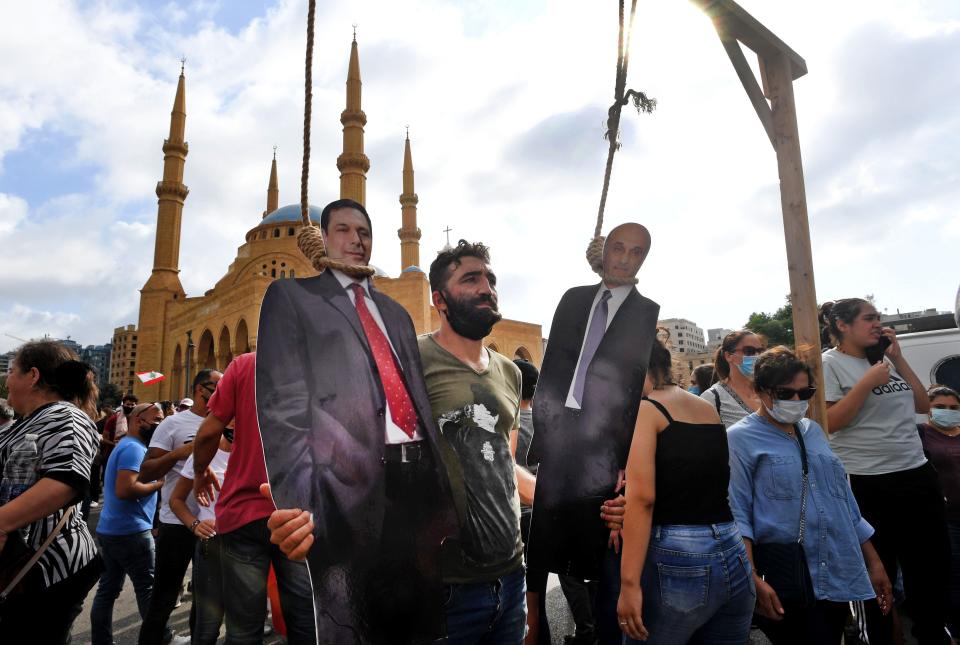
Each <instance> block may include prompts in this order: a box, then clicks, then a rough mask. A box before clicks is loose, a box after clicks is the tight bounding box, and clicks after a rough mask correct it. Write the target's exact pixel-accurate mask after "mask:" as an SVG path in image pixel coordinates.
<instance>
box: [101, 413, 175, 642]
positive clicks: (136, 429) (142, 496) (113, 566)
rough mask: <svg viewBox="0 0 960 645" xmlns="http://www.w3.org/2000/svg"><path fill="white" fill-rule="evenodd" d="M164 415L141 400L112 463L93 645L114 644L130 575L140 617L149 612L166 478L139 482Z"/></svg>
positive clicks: (106, 494)
mask: <svg viewBox="0 0 960 645" xmlns="http://www.w3.org/2000/svg"><path fill="white" fill-rule="evenodd" d="M161 419H163V413H162V412H161V411H160V408H159V406H157V405H156V404H155V403H141V404H139V405H137V406H135V407H134V408H133V410H132V411H131V412H130V418H129V419H128V420H127V434H126V435H125V436H124V437H123V438H122V439H120V442H119V443H118V444H117V446H116V448H115V449H114V451H113V452H112V453H111V454H110V459H109V460H108V462H107V474H106V477H105V478H104V486H105V487H104V491H103V493H104V494H103V510H101V511H100V519H99V521H98V522H97V540H98V541H99V543H100V552H101V555H102V556H103V563H104V570H103V574H102V575H101V576H100V586H99V587H97V593H96V595H95V596H94V598H93V607H92V608H91V610H90V634H91V640H92V643H93V645H112V643H113V605H114V602H115V601H116V599H117V597H118V596H119V595H120V592H121V590H122V589H123V583H124V579H125V578H126V577H127V576H130V581H131V582H132V583H133V590H134V593H135V595H136V598H137V610H138V611H139V612H140V618H141V619H143V618H145V617H146V615H147V608H148V607H149V606H150V595H151V593H152V592H153V576H154V541H153V533H152V529H153V515H154V512H155V511H156V508H157V492H158V491H159V490H160V487H161V486H163V480H158V481H154V482H150V483H143V482H140V481H138V480H137V475H138V474H139V472H140V465H141V464H142V463H143V458H144V457H145V456H146V454H147V444H148V443H150V438H151V437H152V435H153V433H154V431H155V430H156V429H157V425H158V424H159V423H160V420H161Z"/></svg>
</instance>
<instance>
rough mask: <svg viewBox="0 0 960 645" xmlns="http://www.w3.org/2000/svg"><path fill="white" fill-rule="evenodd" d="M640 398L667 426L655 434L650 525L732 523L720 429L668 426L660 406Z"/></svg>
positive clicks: (724, 441)
mask: <svg viewBox="0 0 960 645" xmlns="http://www.w3.org/2000/svg"><path fill="white" fill-rule="evenodd" d="M643 398H644V400H645V401H649V402H650V403H652V404H653V405H655V406H656V408H657V409H658V410H660V412H661V413H663V416H665V417H666V418H667V421H668V422H669V423H668V424H667V427H666V428H664V429H663V431H662V432H660V433H659V434H658V435H657V456H656V462H655V463H656V469H657V475H656V486H657V489H656V502H655V503H654V506H653V524H654V525H663V524H719V523H721V522H730V521H732V520H733V513H731V512H730V503H729V501H728V500H727V487H728V486H729V484H730V462H729V452H728V451H727V431H726V429H725V428H724V427H723V424H722V423H685V422H683V421H674V419H673V417H671V416H670V413H669V412H667V409H666V408H665V407H663V405H662V404H660V403H659V402H657V401H654V400H653V399H648V398H647V397H643Z"/></svg>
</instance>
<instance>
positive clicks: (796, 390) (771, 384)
mask: <svg viewBox="0 0 960 645" xmlns="http://www.w3.org/2000/svg"><path fill="white" fill-rule="evenodd" d="M754 387H755V388H756V391H757V395H758V396H759V398H760V401H761V406H760V409H759V411H757V412H755V413H753V414H751V415H749V416H748V417H746V418H745V419H743V420H742V421H740V422H739V423H736V424H735V425H734V426H733V427H732V428H730V429H729V432H728V435H727V437H728V441H729V445H730V503H731V506H732V507H733V514H734V516H735V517H736V519H737V524H738V525H739V527H740V532H741V533H742V534H743V538H744V540H745V541H746V543H747V551H748V552H749V554H750V558H751V563H752V564H753V565H754V572H753V579H754V583H755V584H756V588H757V614H758V618H757V623H758V625H759V626H760V628H761V629H762V630H763V632H764V633H765V634H766V635H767V637H768V638H770V640H771V641H772V642H773V644H774V645H839V644H840V641H841V638H842V637H843V628H844V625H845V624H846V619H847V617H848V616H849V614H850V611H849V609H848V602H849V601H858V600H872V599H874V598H876V599H877V600H878V603H879V604H878V603H872V604H874V605H878V607H879V609H880V611H882V612H883V613H884V614H886V613H887V612H888V611H889V610H890V608H891V606H892V599H891V587H890V581H889V580H888V578H887V575H886V574H885V573H884V570H883V564H882V562H881V561H880V558H879V557H878V556H877V552H876V551H875V550H874V547H873V545H872V544H871V543H870V539H869V538H870V536H871V535H872V534H873V528H872V527H871V526H870V524H869V523H868V522H867V521H866V520H864V519H863V518H862V517H861V516H860V511H859V509H858V508H857V502H856V500H855V499H854V497H853V493H852V492H851V491H850V486H849V484H848V483H847V479H846V474H845V473H844V471H843V466H842V465H841V463H840V460H839V459H837V457H836V456H835V455H834V454H833V452H832V451H831V450H830V446H829V445H828V443H827V440H826V437H825V435H824V433H823V429H822V428H821V427H820V426H819V425H818V424H817V423H816V422H815V421H812V420H810V419H805V418H804V414H805V413H806V411H807V408H808V406H809V401H810V399H811V398H812V397H813V395H814V394H815V392H816V383H815V382H814V378H813V370H812V369H811V368H810V366H809V365H807V364H806V363H804V362H803V361H801V360H800V359H798V358H797V357H796V355H795V354H794V353H793V352H792V351H790V350H789V349H787V348H786V347H782V346H781V347H775V348H773V349H771V350H768V351H766V352H764V353H763V354H761V355H760V357H759V358H758V359H757V362H756V367H755V372H754ZM805 473H806V474H805ZM797 542H800V544H801V548H802V553H803V555H804V556H805V559H804V560H802V566H804V567H806V570H805V571H803V572H802V574H803V591H804V593H805V594H806V595H807V597H808V598H809V599H810V600H809V601H808V602H800V601H797V600H792V601H791V600H790V599H789V598H788V597H787V596H786V595H785V596H784V598H780V597H779V595H778V593H785V590H784V589H783V588H781V589H780V590H779V592H778V589H777V587H778V584H779V583H778V580H777V579H776V578H775V577H771V576H770V575H769V573H770V572H769V571H767V570H765V569H764V567H765V563H766V561H765V559H764V558H763V557H761V556H762V555H763V554H762V553H760V551H761V550H762V549H763V548H765V547H766V546H767V545H769V544H786V543H791V544H795V543H797ZM765 574H766V575H767V578H766V580H764V579H763V578H762V577H761V576H763V575H765ZM807 574H809V576H807ZM741 642H742V641H741Z"/></svg>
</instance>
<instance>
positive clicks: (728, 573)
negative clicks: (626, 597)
mask: <svg viewBox="0 0 960 645" xmlns="http://www.w3.org/2000/svg"><path fill="white" fill-rule="evenodd" d="M640 584H641V587H642V589H643V623H644V625H645V626H646V627H647V630H648V631H649V632H650V638H648V639H647V640H646V641H645V642H646V643H647V645H661V644H663V645H682V644H683V643H702V644H704V645H743V644H744V643H745V642H747V638H748V636H749V634H750V619H751V617H752V616H753V607H754V604H755V603H756V598H757V593H756V590H755V589H754V586H753V572H752V569H751V568H750V561H749V560H748V559H747V550H746V548H745V547H744V546H743V540H742V539H741V538H740V531H739V530H738V529H737V525H736V524H735V523H734V522H725V523H723V524H714V525H706V526H685V525H666V526H654V527H653V529H652V532H651V535H650V547H649V549H648V550H647V561H646V564H645V565H644V568H643V575H642V576H641V581H640ZM630 642H633V641H630Z"/></svg>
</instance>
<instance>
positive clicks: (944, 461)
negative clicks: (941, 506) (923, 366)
mask: <svg viewBox="0 0 960 645" xmlns="http://www.w3.org/2000/svg"><path fill="white" fill-rule="evenodd" d="M927 397H929V399H930V421H929V423H922V424H919V425H918V426H917V430H918V431H919V432H920V441H921V442H922V443H923V452H924V454H925V455H926V456H927V459H929V460H930V463H931V464H933V467H934V468H935V469H936V471H937V475H938V477H939V478H940V487H941V488H942V489H943V495H944V498H945V500H946V504H947V507H946V519H947V533H948V535H949V536H950V554H951V555H950V614H949V622H948V627H949V628H950V634H951V635H952V636H953V637H954V638H955V639H956V638H957V637H960V394H957V392H956V390H953V389H951V388H949V387H946V386H944V385H934V386H933V387H931V388H930V389H929V390H927Z"/></svg>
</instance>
